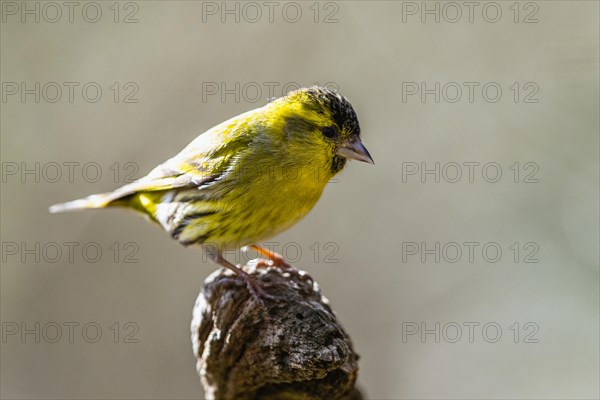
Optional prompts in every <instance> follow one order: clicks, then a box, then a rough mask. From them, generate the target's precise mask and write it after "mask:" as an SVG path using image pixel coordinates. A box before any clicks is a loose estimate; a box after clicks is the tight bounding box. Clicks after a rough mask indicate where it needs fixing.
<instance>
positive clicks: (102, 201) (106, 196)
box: [49, 193, 114, 213]
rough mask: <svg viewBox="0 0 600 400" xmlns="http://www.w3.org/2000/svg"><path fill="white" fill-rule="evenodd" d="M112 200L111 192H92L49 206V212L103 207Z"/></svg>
mask: <svg viewBox="0 0 600 400" xmlns="http://www.w3.org/2000/svg"><path fill="white" fill-rule="evenodd" d="M113 200H114V198H113V196H112V193H102V194H93V195H91V196H88V197H84V198H83V199H78V200H73V201H68V202H66V203H59V204H54V205H53V206H50V208H49V211H50V212H51V213H60V212H68V211H77V210H85V209H88V208H104V207H106V206H108V205H109V204H110V203H111V202H112V201H113Z"/></svg>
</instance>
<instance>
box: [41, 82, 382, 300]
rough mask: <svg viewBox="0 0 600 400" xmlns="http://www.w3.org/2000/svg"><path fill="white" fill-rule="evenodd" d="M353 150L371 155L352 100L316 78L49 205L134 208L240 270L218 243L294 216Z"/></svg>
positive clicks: (236, 243) (270, 228) (245, 238)
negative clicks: (93, 189)
mask: <svg viewBox="0 0 600 400" xmlns="http://www.w3.org/2000/svg"><path fill="white" fill-rule="evenodd" d="M347 159H355V160H360V161H365V162H369V163H373V160H372V158H371V156H370V155H369V153H368V151H367V150H366V148H365V147H364V146H363V144H362V143H361V141H360V127H359V123H358V119H357V117H356V113H355V112H354V109H353V108H352V105H351V104H350V102H349V101H348V100H347V99H346V98H345V97H343V96H341V95H340V94H338V93H337V92H334V91H332V90H329V89H326V88H322V87H310V88H305V89H300V90H297V91H294V92H291V93H290V94H289V95H287V96H285V97H282V98H279V99H277V100H274V101H272V102H271V103H269V104H267V105H265V106H264V107H261V108H258V109H255V110H252V111H248V112H246V113H244V114H241V115H238V116H237V117H234V118H232V119H230V120H227V121H225V122H223V123H221V124H219V125H217V126H215V127H213V128H212V129H209V130H208V131H206V132H205V133H203V134H201V135H200V136H198V137H197V138H196V139H194V140H193V141H192V142H191V143H190V144H188V145H187V146H186V147H185V148H184V149H183V150H182V151H181V152H180V153H179V154H177V155H176V156H174V157H173V158H171V159H169V160H167V161H166V162H164V163H163V164H161V165H159V166H158V167H156V168H154V169H153V170H152V171H151V172H150V173H149V174H148V175H146V176H145V177H143V178H141V179H140V180H138V181H136V182H134V183H131V184H128V185H125V186H123V187H121V188H119V189H117V190H115V191H114V192H110V193H103V194H96V195H92V196H88V197H86V198H83V199H80V200H74V201H70V202H67V203H62V204H56V205H53V206H52V207H50V212H63V211H72V210H80V209H87V208H104V207H112V206H119V207H126V208H131V209H134V210H136V211H138V212H141V213H143V214H145V215H147V216H148V217H149V218H150V219H151V220H153V221H155V222H157V223H158V224H160V225H161V226H162V227H163V228H164V230H166V231H167V232H168V233H169V234H170V235H171V237H173V238H174V239H176V240H178V241H179V242H180V243H182V244H184V245H186V246H187V245H192V244H198V245H202V246H203V247H204V248H205V250H206V251H208V254H209V255H210V256H211V258H212V259H213V260H214V261H216V262H218V263H220V264H221V265H223V266H226V267H227V268H230V269H231V268H233V269H235V270H236V271H235V272H236V273H238V274H240V273H241V270H239V269H238V268H236V267H234V266H233V265H231V264H230V263H228V262H227V261H226V260H225V259H224V258H223V257H222V255H221V254H222V251H223V250H224V249H226V248H227V249H230V248H233V247H238V248H239V247H242V246H245V245H250V244H254V243H256V242H258V241H261V240H265V239H267V238H269V237H272V236H274V235H276V234H277V233H279V232H281V231H283V230H285V229H287V228H289V227H290V226H292V225H294V224H295V223H296V222H298V221H299V220H300V219H301V218H303V217H304V216H305V215H306V214H307V213H308V212H309V211H310V210H311V209H312V208H313V206H314V205H315V203H316V202H317V200H318V199H319V197H320V196H321V193H322V191H323V189H324V188H325V185H326V184H327V182H328V181H329V180H330V179H331V178H332V177H333V176H334V175H335V174H337V173H338V172H339V171H341V170H342V168H343V167H344V165H345V163H346V160H347ZM256 248H257V249H260V248H258V247H256ZM260 250H262V252H261V253H262V254H264V255H267V256H269V257H270V258H271V259H274V260H276V261H277V262H279V263H282V264H285V263H284V262H283V261H282V259H281V258H280V257H278V256H277V255H276V254H273V253H269V252H267V251H266V250H264V249H260ZM247 278H248V277H245V279H247ZM247 282H248V280H247ZM251 289H253V290H254V291H257V290H260V289H259V288H257V287H255V286H253V285H251Z"/></svg>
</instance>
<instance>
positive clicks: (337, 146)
mask: <svg viewBox="0 0 600 400" xmlns="http://www.w3.org/2000/svg"><path fill="white" fill-rule="evenodd" d="M270 106H271V107H273V108H274V109H275V110H276V112H275V114H276V115H279V116H280V117H281V119H279V121H281V123H282V125H283V129H282V130H281V131H282V133H283V138H282V139H283V140H284V141H285V142H286V143H287V146H286V147H288V148H290V150H291V151H292V152H294V154H299V153H300V152H301V153H303V154H305V155H306V156H307V157H305V159H306V160H307V161H309V162H315V163H319V162H321V163H324V164H326V165H327V167H328V168H329V169H330V172H331V173H332V174H335V173H337V172H339V171H340V170H341V169H342V168H343V167H344V165H345V164H346V160H348V159H352V160H358V161H363V162H367V163H370V164H373V163H374V162H373V159H372V158H371V155H370V154H369V152H368V151H367V149H366V148H365V146H364V145H363V144H362V142H361V140H360V125H359V123H358V118H357V117H356V113H355V112H354V108H352V105H351V104H350V102H349V101H348V99H346V98H345V97H343V96H342V95H340V94H339V93H337V92H335V91H333V90H330V89H327V88H323V87H318V86H313V87H310V88H303V89H299V90H296V91H293V92H291V93H289V94H288V95H287V96H285V97H282V98H279V99H277V100H275V101H274V102H273V103H271V104H270Z"/></svg>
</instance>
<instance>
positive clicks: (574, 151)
mask: <svg viewBox="0 0 600 400" xmlns="http://www.w3.org/2000/svg"><path fill="white" fill-rule="evenodd" d="M466 3H468V2H466ZM1 5H2V24H1V49H2V60H1V80H2V102H1V103H0V106H1V107H2V112H1V132H2V139H1V140H2V141H1V145H2V146H1V147H2V150H1V156H2V193H1V204H2V209H1V213H2V215H1V217H2V218H1V219H2V224H1V234H2V266H1V307H0V311H1V321H2V342H1V396H2V398H6V399H55V398H64V399H92V398H94V399H167V398H168V399H200V398H203V392H202V388H201V385H200V381H199V378H198V376H197V374H196V370H195V359H194V358H193V355H192V349H191V343H190V331H189V325H190V320H191V311H192V307H193V305H194V301H195V299H196V297H197V295H198V292H199V290H200V288H201V285H202V282H203V280H204V279H205V277H206V276H207V275H209V274H210V273H211V272H212V271H214V270H215V269H216V267H215V265H214V264H212V263H211V262H209V261H207V260H206V259H205V257H203V256H202V253H201V252H200V251H199V250H198V249H194V248H187V249H186V248H183V247H182V246H180V245H179V244H178V243H176V242H175V241H173V240H171V239H170V238H169V236H168V235H167V234H165V233H164V232H162V231H161V230H160V229H158V228H157V227H156V226H154V225H152V224H149V223H148V222H146V221H145V220H144V219H142V218H140V217H138V216H137V215H135V214H133V213H130V212H127V211H123V210H100V211H88V212H82V213H71V214H59V215H51V214H49V213H48V212H47V208H48V206H49V205H51V204H54V203H57V202H62V201H66V200H71V199H75V198H79V197H82V196H85V195H88V194H92V193H99V192H104V191H110V190H113V189H115V188H117V187H118V186H120V185H122V184H124V183H127V182H129V181H131V180H132V179H136V178H139V177H142V176H143V175H145V174H146V173H147V172H148V171H150V170H151V169H152V168H153V167H154V166H155V165H157V164H159V163H161V162H163V161H164V160H166V159H167V158H169V157H171V156H172V155H174V154H175V153H176V152H178V151H179V150H180V149H181V148H183V147H184V146H185V145H186V144H187V143H188V142H189V141H190V140H192V139H193V138H194V137H195V136H197V135H198V134H200V133H201V132H203V131H204V130H206V129H208V128H210V127H212V126H214V125H215V124H217V123H219V122H221V121H223V120H225V119H227V118H230V117H232V116H234V115H236V114H239V113H241V112H244V111H247V110H250V109H253V108H256V107H260V106H262V105H264V104H266V102H267V99H268V98H269V97H279V96H281V95H284V94H285V93H287V91H289V90H293V89H295V88H297V87H300V86H310V85H313V84H321V85H327V86H329V87H333V88H336V89H339V90H340V92H341V93H342V94H344V95H345V96H347V97H348V98H349V99H350V100H351V102H352V104H353V105H354V107H355V109H356V111H357V113H358V116H359V119H360V121H361V127H362V131H363V141H364V143H365V145H366V146H367V147H368V149H369V151H370V152H371V154H372V155H373V158H374V159H375V165H374V166H371V165H367V164H361V163H350V165H349V166H348V167H347V168H346V169H345V170H344V171H343V173H342V174H340V175H339V176H338V177H337V180H336V181H333V182H331V183H330V184H329V185H328V187H327V188H326V190H325V192H324V194H323V197H322V198H321V200H320V201H319V203H318V204H317V206H316V207H315V209H314V210H313V211H312V212H311V213H310V214H309V215H308V217H307V218H305V219H304V220H303V221H302V222H300V223H299V224H298V225H296V226H295V227H293V228H292V229H290V230H288V231H287V232H285V233H283V234H281V235H279V236H278V237H276V238H274V239H272V241H271V242H272V243H271V244H270V245H271V246H272V247H273V248H274V249H275V250H276V251H278V252H280V253H283V255H284V256H286V257H287V259H288V260H289V261H291V262H292V264H294V265H295V266H297V267H299V268H302V269H306V270H307V271H308V272H309V273H310V274H311V275H312V276H313V277H314V278H315V279H316V280H317V281H318V282H319V284H320V285H321V288H322V290H323V291H324V294H325V295H326V296H327V297H328V298H329V299H330V301H331V304H332V306H333V309H334V310H335V311H336V313H337V315H338V317H339V318H340V320H341V322H342V323H343V325H344V327H345V328H346V330H347V331H348V332H349V334H350V335H351V337H352V338H353V340H354V343H355V347H356V350H357V351H358V353H360V355H361V360H360V372H359V384H360V387H361V388H362V390H363V391H364V393H365V394H366V397H367V398H369V399H412V398H428V399H433V398H435V399H447V398H448V399H449V398H461V399H476V398H477V399H486V398H487V399H496V398H506V399H520V398H528V399H529V398H539V399H542V398H543V399H546V398H564V399H567V398H568V399H592V398H598V396H599V388H598V376H599V365H598V363H599V348H598V336H599V330H598V322H599V321H598V315H599V313H598V308H599V305H598V293H599V292H598V288H599V276H598V267H599V259H598V243H599V237H598V236H599V233H598V224H599V222H598V221H599V215H598V201H599V198H598V196H599V188H598V179H599V176H598V165H599V164H598V156H599V155H598V152H599V143H598V138H599V97H598V92H599V87H598V83H599V82H598V81H599V62H598V59H599V6H598V2H595V1H575V2H567V1H536V2H495V3H494V2H492V3H490V2H473V3H472V4H471V5H469V4H465V2H458V3H445V2H433V1H432V2H391V1H369V2H367V1H352V2H342V1H335V2H318V3H317V2H312V1H311V2H297V3H286V2H272V3H267V4H265V3H264V2H252V3H244V2H200V1H160V0H159V1H152V2H141V1H137V2H96V3H88V2H73V5H65V4H64V3H63V2H56V3H53V2H36V1H33V2H26V3H22V2H9V1H2V3H1ZM227 256H228V258H229V259H230V260H232V261H234V262H243V261H245V259H244V257H247V256H244V255H243V254H239V253H235V252H232V253H230V254H228V255H227ZM250 256H251V255H250Z"/></svg>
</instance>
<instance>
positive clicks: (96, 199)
mask: <svg viewBox="0 0 600 400" xmlns="http://www.w3.org/2000/svg"><path fill="white" fill-rule="evenodd" d="M250 113H252V111H249V112H248V113H245V114H242V115H239V116H237V117H234V118H232V119H230V120H228V121H225V122H223V123H221V124H219V125H217V126H215V127H214V128H212V129H210V130H208V131H206V132H205V133H203V134H202V135H200V136H198V137H197V138H196V139H194V140H193V141H192V142H191V143H190V144H188V145H187V146H186V147H185V148H184V149H183V150H182V151H181V152H179V154H177V155H176V156H175V157H173V158H171V159H169V160H167V161H166V162H164V163H163V164H161V165H159V166H158V167H156V168H154V169H153V170H152V171H151V172H150V173H149V174H148V175H146V176H145V177H143V178H141V179H140V180H138V181H136V182H132V183H130V184H127V185H125V186H122V187H120V188H119V189H117V190H115V191H113V192H109V193H102V194H94V195H91V196H88V197H85V198H83V199H79V200H73V201H69V202H67V203H61V204H55V205H53V206H51V207H50V211H51V212H63V211H74V210H80V209H84V208H102V207H106V206H107V205H109V204H110V203H112V202H115V201H117V200H120V199H123V198H126V197H128V196H130V195H133V194H135V193H139V192H157V191H162V190H171V189H178V188H192V187H195V188H201V187H202V186H205V185H209V184H210V183H212V182H214V181H217V180H219V179H221V178H222V177H223V176H224V175H226V174H227V173H228V172H229V171H230V170H231V169H232V167H233V166H234V165H235V160H236V159H238V158H240V157H243V156H244V154H245V152H246V151H248V149H249V146H248V145H249V144H250V142H251V141H252V133H253V130H254V129H257V128H256V127H255V126H253V123H252V122H251V119H252V118H251V115H250ZM258 129H260V128H258Z"/></svg>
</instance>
